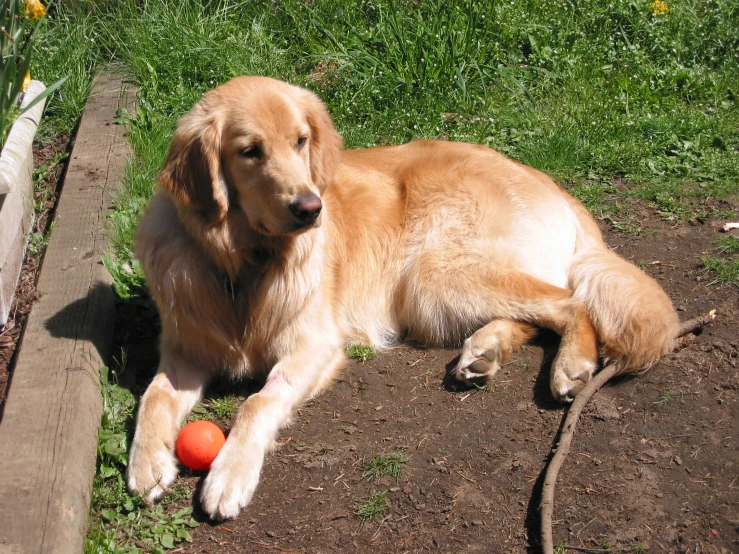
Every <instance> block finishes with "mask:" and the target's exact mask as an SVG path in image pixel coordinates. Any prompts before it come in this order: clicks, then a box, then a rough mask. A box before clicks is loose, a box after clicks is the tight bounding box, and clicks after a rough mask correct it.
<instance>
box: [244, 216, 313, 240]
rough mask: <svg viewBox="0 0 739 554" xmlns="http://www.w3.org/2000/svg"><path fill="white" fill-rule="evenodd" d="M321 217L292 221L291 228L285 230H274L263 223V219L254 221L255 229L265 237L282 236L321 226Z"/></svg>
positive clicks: (297, 233)
mask: <svg viewBox="0 0 739 554" xmlns="http://www.w3.org/2000/svg"><path fill="white" fill-rule="evenodd" d="M321 219H322V218H321V217H320V216H319V217H318V218H317V219H316V220H315V221H312V222H310V223H294V224H293V225H292V227H291V228H289V229H286V230H285V231H274V230H272V229H270V228H269V227H267V225H265V223H264V221H263V220H261V219H260V220H259V221H257V223H256V226H255V227H256V230H257V232H258V233H259V234H260V235H264V236H266V237H284V236H289V235H299V234H301V233H304V232H306V231H309V230H310V229H315V228H318V227H320V226H321Z"/></svg>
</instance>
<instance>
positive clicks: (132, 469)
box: [126, 439, 178, 503]
mask: <svg viewBox="0 0 739 554" xmlns="http://www.w3.org/2000/svg"><path fill="white" fill-rule="evenodd" d="M152 442H154V444H151V443H148V444H147V443H142V442H137V441H136V440H135V439H134V443H133V446H132V447H131V454H130V456H129V459H128V469H127V471H126V479H127V482H128V489H129V490H130V491H131V492H137V493H139V494H140V495H141V496H142V497H143V498H144V499H145V500H146V501H147V502H151V503H154V502H156V501H158V500H160V499H161V498H162V497H163V496H164V495H165V493H166V492H167V491H168V490H169V487H170V486H171V485H172V483H174V480H175V479H176V478H177V472H178V469H177V460H176V459H175V457H174V454H173V453H172V450H171V449H170V448H168V447H167V446H166V445H165V444H164V442H163V441H152Z"/></svg>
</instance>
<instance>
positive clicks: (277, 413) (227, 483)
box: [200, 345, 344, 519]
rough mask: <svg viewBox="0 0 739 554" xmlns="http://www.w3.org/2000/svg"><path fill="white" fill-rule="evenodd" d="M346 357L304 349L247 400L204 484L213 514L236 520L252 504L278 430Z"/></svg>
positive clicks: (340, 352)
mask: <svg viewBox="0 0 739 554" xmlns="http://www.w3.org/2000/svg"><path fill="white" fill-rule="evenodd" d="M313 346H314V347H315V345H313ZM343 360H344V354H343V350H342V349H340V348H339V349H326V350H323V351H322V349H318V350H317V351H316V350H315V349H313V348H308V347H303V348H301V349H299V350H298V351H296V352H294V353H293V354H292V355H290V356H288V357H286V358H284V359H283V360H281V361H280V362H279V363H278V364H277V365H275V366H274V367H273V368H272V371H271V372H270V374H269V377H268V378H267V383H266V384H265V385H264V388H263V389H262V390H261V391H260V392H258V393H256V394H253V395H251V396H250V397H249V398H247V399H246V401H245V402H244V404H243V405H242V406H241V408H240V409H239V413H238V415H237V416H236V419H235V421H234V425H233V427H232V429H231V433H230V434H229V436H228V440H226V444H225V445H224V446H223V448H222V449H221V451H220V453H219V454H218V457H217V458H216V459H215V461H214V462H213V465H212V466H211V468H210V472H209V473H208V477H207V478H206V479H205V483H204V484H203V490H202V493H201V495H200V499H201V502H202V505H203V509H204V510H205V511H206V512H208V514H210V516H211V517H212V518H214V519H232V518H234V517H236V516H237V515H238V514H239V510H241V509H242V508H244V507H246V505H247V504H249V501H250V500H251V498H252V495H253V494H254V490H255V489H256V487H257V484H258V482H259V474H260V472H261V470H262V463H263V461H264V456H265V454H266V453H267V452H268V451H269V449H270V448H271V446H272V445H273V444H274V440H275V437H276V435H277V432H278V431H279V429H280V428H281V427H283V426H284V425H286V424H287V423H288V422H289V419H290V417H291V415H292V413H293V411H294V410H295V409H296V408H297V407H298V406H300V404H302V402H304V401H305V400H306V399H307V398H309V397H310V396H311V395H312V394H315V393H316V392H317V389H318V388H320V386H321V385H323V384H325V383H326V382H327V381H328V378H327V377H328V376H330V375H331V374H333V372H334V371H335V370H336V369H337V368H338V367H339V366H340V364H341V363H342V362H343Z"/></svg>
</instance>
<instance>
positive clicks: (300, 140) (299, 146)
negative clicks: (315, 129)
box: [298, 137, 308, 150]
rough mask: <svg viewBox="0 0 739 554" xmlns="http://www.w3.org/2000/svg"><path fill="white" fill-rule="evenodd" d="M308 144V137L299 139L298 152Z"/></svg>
mask: <svg viewBox="0 0 739 554" xmlns="http://www.w3.org/2000/svg"><path fill="white" fill-rule="evenodd" d="M306 142H308V137H300V138H299V139H298V150H300V149H301V148H303V146H305V143H306Z"/></svg>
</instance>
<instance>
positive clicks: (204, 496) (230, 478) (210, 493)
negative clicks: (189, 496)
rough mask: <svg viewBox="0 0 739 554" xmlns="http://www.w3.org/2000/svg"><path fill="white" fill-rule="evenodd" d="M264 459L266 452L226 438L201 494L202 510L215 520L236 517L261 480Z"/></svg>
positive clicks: (247, 502)
mask: <svg viewBox="0 0 739 554" xmlns="http://www.w3.org/2000/svg"><path fill="white" fill-rule="evenodd" d="M255 450H256V449H255ZM262 461H263V455H261V454H258V453H256V452H249V451H248V447H247V448H241V447H239V445H238V444H237V443H236V442H233V441H226V444H225V445H224V447H223V449H221V451H220V452H219V453H218V457H217V458H216V459H215V460H214V461H213V465H212V466H211V467H210V471H209V472H208V477H206V479H205V483H204V484H203V490H202V492H201V494H200V502H201V503H202V506H203V509H204V510H205V511H206V512H207V513H208V515H210V517H211V518H212V519H217V520H223V519H233V518H235V517H236V516H238V515H239V511H240V510H241V509H242V508H245V507H246V506H247V505H248V504H249V501H250V500H251V498H252V496H253V495H254V490H255V489H256V488H257V484H258V483H259V472H260V471H261V469H262Z"/></svg>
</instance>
